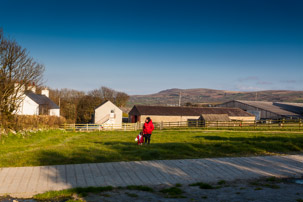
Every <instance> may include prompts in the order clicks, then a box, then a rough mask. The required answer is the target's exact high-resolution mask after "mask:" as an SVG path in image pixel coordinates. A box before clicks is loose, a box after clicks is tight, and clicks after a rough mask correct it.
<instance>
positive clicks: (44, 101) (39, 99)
mask: <svg viewBox="0 0 303 202" xmlns="http://www.w3.org/2000/svg"><path fill="white" fill-rule="evenodd" d="M26 95H27V96H28V97H29V98H30V99H32V100H33V101H34V102H36V103H37V104H39V105H46V106H48V107H49V108H50V109H60V107H59V106H58V105H56V103H54V102H53V101H52V100H51V99H49V98H48V97H46V96H45V95H38V94H36V93H33V92H31V91H29V92H26Z"/></svg>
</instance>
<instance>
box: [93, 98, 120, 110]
mask: <svg viewBox="0 0 303 202" xmlns="http://www.w3.org/2000/svg"><path fill="white" fill-rule="evenodd" d="M108 102H110V103H111V104H112V105H114V106H116V105H115V104H114V103H112V102H111V101H110V100H105V101H104V102H102V103H101V104H100V105H98V106H97V107H95V110H96V109H98V108H99V107H101V106H103V105H105V104H106V103H108ZM116 107H117V106H116ZM117 108H118V109H120V108H119V107H117ZM120 110H121V109H120ZM121 111H122V110H121Z"/></svg>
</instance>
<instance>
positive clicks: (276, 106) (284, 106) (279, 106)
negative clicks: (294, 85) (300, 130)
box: [235, 100, 303, 116]
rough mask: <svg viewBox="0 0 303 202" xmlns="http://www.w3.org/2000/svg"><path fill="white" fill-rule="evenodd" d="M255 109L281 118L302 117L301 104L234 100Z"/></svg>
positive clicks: (302, 106) (302, 108) (302, 109)
mask: <svg viewBox="0 0 303 202" xmlns="http://www.w3.org/2000/svg"><path fill="white" fill-rule="evenodd" d="M235 101H236V102H240V103H243V104H246V105H250V106H252V107H255V108H259V109H262V110H266V111H269V112H273V113H275V114H278V115H281V116H300V115H303V103H290V102H266V101H244V100H235Z"/></svg>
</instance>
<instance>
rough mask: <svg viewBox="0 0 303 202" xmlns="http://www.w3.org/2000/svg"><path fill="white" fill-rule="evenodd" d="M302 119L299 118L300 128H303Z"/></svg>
mask: <svg viewBox="0 0 303 202" xmlns="http://www.w3.org/2000/svg"><path fill="white" fill-rule="evenodd" d="M301 124H302V119H299V130H301Z"/></svg>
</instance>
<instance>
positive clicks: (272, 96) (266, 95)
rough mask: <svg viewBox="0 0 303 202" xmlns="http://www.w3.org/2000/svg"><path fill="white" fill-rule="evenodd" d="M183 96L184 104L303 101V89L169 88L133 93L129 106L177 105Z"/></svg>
mask: <svg viewBox="0 0 303 202" xmlns="http://www.w3.org/2000/svg"><path fill="white" fill-rule="evenodd" d="M180 92H181V96H182V105H185V104H186V103H192V104H200V105H203V104H218V103H222V102H226V101H230V100H259V101H261V100H262V101H273V102H278V101H279V102H301V103H302V102H303V91H290V90H267V91H254V92H240V91H225V90H213V89H205V88H197V89H177V88H174V89H168V90H163V91H160V92H159V93H155V94H150V95H133V96H131V97H130V100H129V104H128V105H129V106H133V105H134V104H144V105H177V104H178V101H179V93H180Z"/></svg>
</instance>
